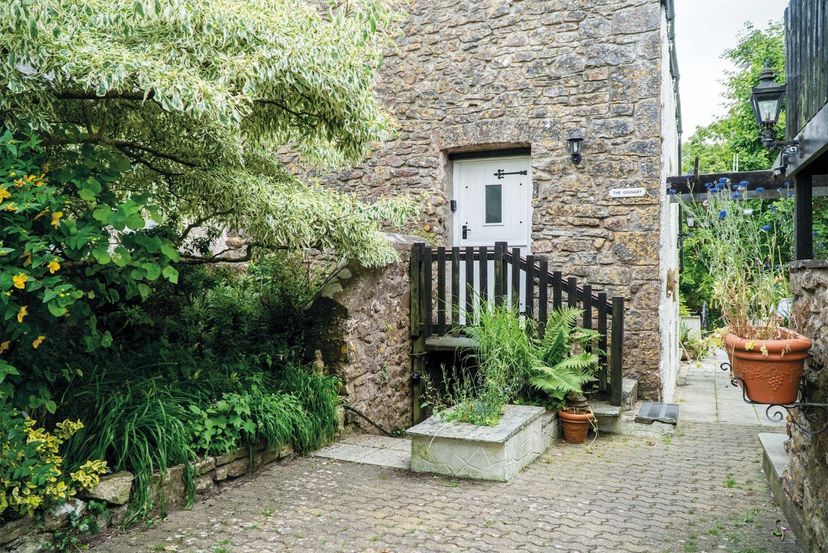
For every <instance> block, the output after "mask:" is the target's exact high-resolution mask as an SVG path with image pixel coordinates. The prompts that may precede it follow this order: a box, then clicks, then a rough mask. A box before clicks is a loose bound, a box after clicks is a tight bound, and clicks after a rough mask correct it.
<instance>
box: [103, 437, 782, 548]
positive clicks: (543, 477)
mask: <svg viewBox="0 0 828 553" xmlns="http://www.w3.org/2000/svg"><path fill="white" fill-rule="evenodd" d="M758 430H759V429H758V428H757V427H748V426H736V425H723V424H716V423H713V424H705V423H687V424H683V425H682V426H681V427H680V429H679V432H678V434H677V435H676V436H674V437H673V438H672V439H661V438H657V439H656V438H654V439H647V438H633V437H626V436H601V437H600V438H599V439H598V440H597V441H596V442H594V444H592V445H586V446H569V445H565V444H556V445H554V446H552V447H551V448H550V449H549V451H548V452H547V454H546V455H545V456H544V457H542V458H541V459H539V460H538V461H536V462H535V463H534V464H532V465H531V466H530V467H529V468H528V469H527V470H526V471H524V472H523V473H521V474H519V475H518V476H516V477H515V478H514V479H513V480H512V481H511V482H510V483H508V484H501V483H485V482H472V481H458V480H452V479H449V478H443V477H435V476H424V475H414V474H411V473H409V472H407V471H403V470H398V469H391V468H382V467H377V466H370V465H361V464H356V463H347V462H341V461H332V460H329V459H320V458H311V457H306V458H298V459H295V460H292V461H290V462H288V463H286V464H283V465H271V466H270V467H267V468H265V469H263V470H262V471H261V472H260V473H259V474H258V475H256V476H254V477H251V478H250V479H247V480H244V481H242V482H239V483H238V484H233V485H231V486H230V487H228V488H225V489H223V490H222V491H221V493H220V494H219V495H217V496H214V497H212V498H209V499H206V500H204V501H202V502H200V503H197V504H196V505H195V507H194V508H193V509H192V510H191V511H178V512H175V513H171V514H170V515H169V516H168V518H167V519H166V520H165V521H164V522H162V523H159V524H158V525H157V526H155V527H154V528H150V529H144V530H133V531H130V532H129V533H126V534H121V535H114V536H109V537H107V538H105V539H103V540H101V541H99V542H98V543H97V544H96V546H95V547H93V551H95V552H97V553H104V552H112V553H137V552H144V551H181V552H184V551H187V552H209V553H231V552H232V553H241V552H264V551H347V552H350V551H368V552H377V553H379V552H388V553H395V552H409V551H498V552H500V551H543V552H549V551H566V552H580V553H588V552H589V553H600V552H604V553H635V552H640V553H652V552H655V553H663V552H675V553H682V552H699V553H701V552H713V551H727V552H737V553H758V552H773V553H786V552H791V553H793V552H796V551H798V549H797V547H796V545H795V544H794V543H793V537H792V536H790V535H788V536H787V537H786V538H785V539H784V540H781V538H780V537H779V536H777V535H775V534H780V533H786V532H784V530H783V531H780V530H778V528H779V527H782V528H784V525H785V522H784V520H780V519H782V515H781V514H780V511H779V509H778V508H777V507H775V506H774V505H773V504H772V503H771V501H770V494H769V491H768V488H767V486H766V484H765V482H764V480H763V477H762V474H761V470H760V462H759V460H760V447H759V442H758V440H757V438H756V434H757V431H758Z"/></svg>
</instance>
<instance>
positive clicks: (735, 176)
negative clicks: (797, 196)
mask: <svg viewBox="0 0 828 553" xmlns="http://www.w3.org/2000/svg"><path fill="white" fill-rule="evenodd" d="M721 178H726V179H729V180H730V182H731V183H732V184H734V185H735V184H738V183H740V182H742V181H748V183H749V184H748V186H747V189H748V191H753V190H756V189H757V188H759V187H761V188H764V189H766V190H768V189H772V190H776V189H777V188H780V187H784V185H785V179H783V178H777V177H774V176H773V171H741V172H733V173H707V174H702V175H698V177H697V176H695V175H677V176H674V177H667V189H668V190H670V189H672V190H674V191H675V192H676V193H678V194H706V193H707V189H706V188H705V187H704V185H705V183H708V182H712V183H713V184H716V183H717V182H719V179H721Z"/></svg>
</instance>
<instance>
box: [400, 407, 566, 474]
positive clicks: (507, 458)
mask: <svg viewBox="0 0 828 553" xmlns="http://www.w3.org/2000/svg"><path fill="white" fill-rule="evenodd" d="M544 414H545V409H544V408H543V407H531V406H525V405H507V406H506V412H505V413H504V415H503V417H502V418H501V420H500V422H499V423H498V424H497V425H496V426H491V427H488V426H476V425H473V424H467V423H456V422H448V423H447V422H445V421H444V420H441V419H440V418H438V417H431V418H429V419H428V420H426V421H425V422H422V423H420V424H418V425H417V426H414V427H413V428H410V429H409V430H408V435H409V436H410V437H411V470H413V471H414V472H433V473H437V474H445V475H448V476H458V477H463V478H475V479H480V480H499V481H503V482H506V481H508V480H510V479H511V478H512V477H513V476H514V475H516V474H517V473H518V472H520V470H521V469H523V468H524V467H525V466H526V465H528V464H529V463H531V462H532V461H534V460H535V459H536V458H537V457H538V455H540V454H541V453H543V452H544V451H546V448H547V447H548V446H549V440H550V436H551V435H552V431H551V430H550V429H549V428H548V427H549V423H550V421H549V420H546V421H544V420H542V417H543V415H544ZM544 422H546V423H547V424H546V431H544V429H545V426H544Z"/></svg>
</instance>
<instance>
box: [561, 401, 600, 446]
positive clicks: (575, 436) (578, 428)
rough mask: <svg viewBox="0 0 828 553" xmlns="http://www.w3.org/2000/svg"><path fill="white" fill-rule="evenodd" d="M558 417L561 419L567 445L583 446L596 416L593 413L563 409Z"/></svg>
mask: <svg viewBox="0 0 828 553" xmlns="http://www.w3.org/2000/svg"><path fill="white" fill-rule="evenodd" d="M558 417H559V418H560V419H561V426H562V427H563V435H564V440H566V443H569V444H582V443H584V442H585V441H586V437H587V433H588V432H589V427H590V426H591V423H592V420H593V418H594V417H595V415H593V414H592V411H583V410H581V409H561V410H560V411H558Z"/></svg>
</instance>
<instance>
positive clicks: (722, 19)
mask: <svg viewBox="0 0 828 553" xmlns="http://www.w3.org/2000/svg"><path fill="white" fill-rule="evenodd" d="M787 6H788V0H675V7H676V53H677V54H678V64H679V75H680V76H681V78H680V80H679V86H680V94H681V120H682V129H683V135H684V139H687V138H689V137H690V135H691V134H693V131H694V130H695V129H696V127H697V126H704V125H707V124H709V123H711V122H713V120H714V119H715V118H716V116H719V115H722V114H724V108H723V106H722V103H723V102H722V93H723V92H724V87H723V86H722V84H721V81H722V80H723V79H724V77H725V71H727V70H728V69H732V68H733V65H732V64H730V63H729V62H727V61H725V60H723V59H721V55H722V53H723V52H724V51H725V50H727V49H728V48H732V47H733V46H735V45H736V42H737V40H738V34H739V31H740V30H741V29H743V28H744V24H745V22H746V21H750V22H751V23H753V25H754V27H758V28H764V27H766V26H767V23H768V21H770V20H781V19H782V18H783V17H784V14H785V8H786V7H787Z"/></svg>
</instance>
